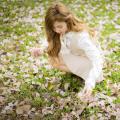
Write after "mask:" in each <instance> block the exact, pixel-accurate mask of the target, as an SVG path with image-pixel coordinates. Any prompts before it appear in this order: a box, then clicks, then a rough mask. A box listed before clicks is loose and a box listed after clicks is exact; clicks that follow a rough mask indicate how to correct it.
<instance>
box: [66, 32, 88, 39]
mask: <svg viewBox="0 0 120 120" xmlns="http://www.w3.org/2000/svg"><path fill="white" fill-rule="evenodd" d="M64 36H65V37H72V38H73V37H80V36H89V33H88V32H87V31H85V30H84V31H79V32H76V31H70V32H68V33H66V34H65V35H64Z"/></svg>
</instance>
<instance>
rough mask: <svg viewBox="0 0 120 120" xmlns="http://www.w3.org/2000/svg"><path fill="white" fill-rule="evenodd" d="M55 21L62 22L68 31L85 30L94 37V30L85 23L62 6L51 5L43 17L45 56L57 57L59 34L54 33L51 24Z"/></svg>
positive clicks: (58, 3) (59, 43)
mask: <svg viewBox="0 0 120 120" xmlns="http://www.w3.org/2000/svg"><path fill="white" fill-rule="evenodd" d="M55 21H59V22H60V21H64V22H66V24H67V28H68V31H76V32H78V31H83V30H85V29H86V30H87V31H88V32H89V33H90V35H91V36H93V37H94V34H95V33H94V30H92V29H91V28H89V27H88V26H87V25H86V23H85V22H83V21H81V20H79V19H78V18H77V17H76V16H75V15H74V14H73V13H72V12H71V11H70V10H69V9H68V8H67V7H66V6H65V5H64V4H62V3H60V2H57V3H53V4H52V5H51V6H50V7H49V8H48V10H47V12H46V16H45V31H46V36H47V41H48V48H47V54H48V56H50V57H58V53H59V52H60V49H61V41H60V34H58V33H56V32H54V30H53V24H54V22H55Z"/></svg>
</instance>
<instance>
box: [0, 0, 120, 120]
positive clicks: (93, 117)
mask: <svg viewBox="0 0 120 120" xmlns="http://www.w3.org/2000/svg"><path fill="white" fill-rule="evenodd" d="M53 1H54V0H51V1H48V0H38V1H37V0H36V1H34V0H20V1H19V0H2V1H1V2H0V116H1V118H0V119H1V120H21V119H22V120H29V119H32V120H41V119H42V120H80V119H81V120H119V119H120V14H119V13H120V1H119V0H94V1H92V0H85V1H82V0H61V2H63V3H64V4H65V5H67V6H68V7H69V8H70V9H71V10H72V11H73V12H74V13H75V14H76V15H77V16H78V17H79V18H80V19H81V20H84V21H86V22H87V23H88V25H89V26H90V27H94V28H95V29H96V30H97V31H98V33H99V37H98V39H99V41H100V44H101V46H102V50H103V51H104V55H105V65H104V69H103V71H104V81H103V82H101V83H99V84H97V85H96V87H95V89H94V90H93V99H92V101H91V102H90V103H84V102H83V101H80V100H79V99H78V98H76V94H77V93H78V91H80V90H81V89H82V88H83V86H84V82H82V81H81V80H80V79H79V78H78V77H76V76H75V75H72V74H69V73H64V72H62V71H60V70H57V69H53V68H52V67H51V66H50V65H49V64H48V61H47V55H46V54H44V55H43V56H41V57H39V58H38V59H35V58H33V57H32V56H31V55H30V52H29V49H30V48H31V47H34V46H39V45H40V47H42V48H44V47H45V46H46V37H45V30H44V15H45V11H46V10H47V8H48V6H49V5H50V3H51V2H53ZM39 62H40V63H39ZM36 63H37V64H36ZM38 64H39V65H38Z"/></svg>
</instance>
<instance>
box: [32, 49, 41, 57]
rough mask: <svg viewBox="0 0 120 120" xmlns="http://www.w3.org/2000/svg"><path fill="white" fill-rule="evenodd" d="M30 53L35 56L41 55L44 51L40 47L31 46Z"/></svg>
mask: <svg viewBox="0 0 120 120" xmlns="http://www.w3.org/2000/svg"><path fill="white" fill-rule="evenodd" d="M30 53H31V55H32V56H33V57H39V56H40V55H41V54H42V51H41V49H40V48H31V49H30Z"/></svg>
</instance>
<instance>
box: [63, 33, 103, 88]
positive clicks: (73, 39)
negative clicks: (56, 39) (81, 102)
mask: <svg viewBox="0 0 120 120" xmlns="http://www.w3.org/2000/svg"><path fill="white" fill-rule="evenodd" d="M61 41H62V48H61V54H64V56H66V55H68V54H71V53H72V46H73V44H74V48H75V49H76V51H75V52H74V55H78V56H79V55H80V54H79V53H80V51H83V54H82V55H84V56H86V57H87V58H88V59H89V60H90V62H91V64H92V67H91V69H90V70H89V73H88V75H87V76H88V77H87V78H86V79H85V82H86V83H85V84H86V86H87V87H89V86H90V87H93V88H94V87H95V81H96V80H97V79H98V77H99V76H100V74H101V73H102V67H103V57H102V51H101V49H100V45H98V46H97V45H95V44H94V43H93V42H92V38H91V37H90V35H89V33H88V32H87V31H83V32H73V31H71V32H68V33H66V34H65V35H64V36H63V37H62V40H61ZM63 59H64V60H65V58H63ZM73 62H74V61H73ZM68 68H69V65H68ZM83 78H84V76H83Z"/></svg>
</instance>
